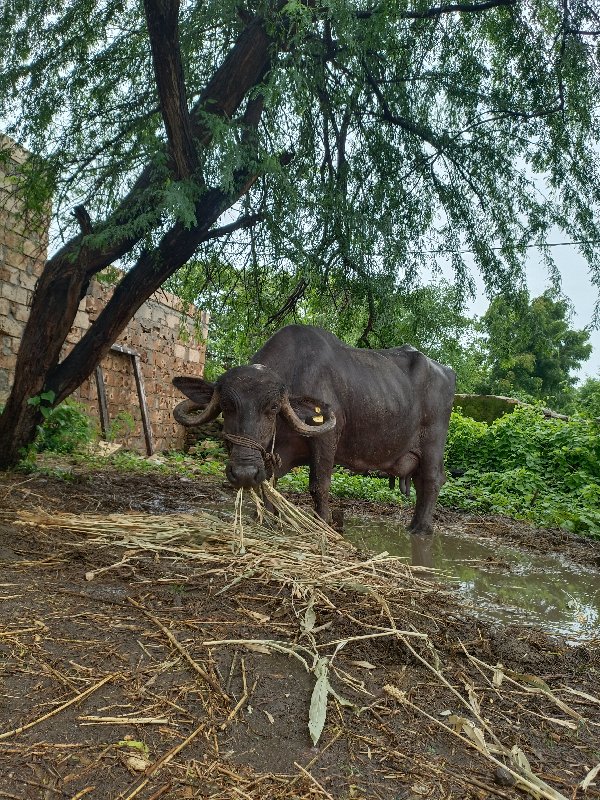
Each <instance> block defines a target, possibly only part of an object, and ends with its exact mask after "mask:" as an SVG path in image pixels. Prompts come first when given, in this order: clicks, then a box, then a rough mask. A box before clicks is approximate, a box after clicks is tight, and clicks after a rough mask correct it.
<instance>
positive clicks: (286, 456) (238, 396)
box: [173, 325, 455, 533]
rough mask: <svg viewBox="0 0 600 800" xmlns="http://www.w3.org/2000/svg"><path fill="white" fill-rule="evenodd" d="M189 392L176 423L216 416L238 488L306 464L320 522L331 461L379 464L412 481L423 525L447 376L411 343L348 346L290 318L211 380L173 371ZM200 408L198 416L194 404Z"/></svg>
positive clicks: (447, 400)
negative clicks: (244, 359)
mask: <svg viewBox="0 0 600 800" xmlns="http://www.w3.org/2000/svg"><path fill="white" fill-rule="evenodd" d="M173 383H174V385H175V386H176V387H177V388H178V389H179V390H180V391H181V392H182V393H183V394H185V395H186V396H187V397H188V398H189V400H185V401H183V402H182V403H180V404H179V405H178V406H177V407H176V408H175V410H174V412H173V413H174V416H175V419H176V420H177V421H178V422H180V423H181V424H182V425H199V424H202V423H204V422H208V421H209V420H212V419H214V418H215V417H217V416H218V415H219V414H220V413H221V412H222V414H223V430H224V435H225V439H226V441H227V443H228V447H229V451H230V452H229V460H228V464H227V468H226V473H227V477H228V479H229V480H230V481H231V483H232V484H233V485H234V486H236V487H240V486H243V487H246V488H248V487H256V486H258V485H259V484H260V482H261V481H263V480H264V479H265V478H267V477H268V476H270V475H271V474H272V473H273V474H274V475H275V477H280V476H281V475H285V474H286V473H287V472H289V471H290V470H291V469H292V467H296V466H300V465H303V464H308V465H309V468H310V480H309V490H310V493H311V495H312V498H313V501H314V504H315V509H316V511H317V513H318V514H319V516H321V517H322V518H323V519H325V520H328V519H329V518H330V514H329V487H330V484H331V473H332V471H333V467H334V465H336V464H338V465H341V466H344V467H347V468H348V469H350V470H353V471H355V472H366V471H369V470H378V471H380V472H384V473H386V474H388V475H390V476H397V477H398V478H400V483H401V485H402V484H404V486H407V485H410V480H411V479H412V481H413V482H414V485H415V488H416V494H417V502H416V506H415V511H414V515H413V518H412V522H411V524H410V530H411V531H412V532H413V533H431V532H432V530H433V527H432V517H433V510H434V507H435V503H436V500H437V496H438V493H439V490H440V488H441V486H442V484H443V483H444V480H445V478H444V469H443V453H444V446H445V443H446V435H447V432H448V420H449V418H450V411H451V409H452V400H453V397H454V383H455V374H454V372H453V371H452V370H451V369H450V368H449V367H444V366H442V365H441V364H438V363H437V362H436V361H433V360H432V359H430V358H427V356H425V355H423V354H422V353H420V352H419V351H418V350H415V349H414V348H413V347H410V345H404V346H403V347H394V348H392V349H390V350H361V349H358V348H354V347H350V346H348V345H346V344H344V343H343V342H341V341H340V340H339V339H337V338H336V337H335V336H333V335H332V334H331V333H328V332H327V331H325V330H323V329H322V328H315V327H312V326H309V325H289V326H287V327H286V328H282V329H281V330H280V331H278V332H277V333H275V334H274V335H273V336H272V337H271V338H270V339H269V340H268V341H267V342H266V344H265V345H264V346H263V347H262V348H261V349H260V350H259V351H258V352H257V353H256V355H255V356H254V357H253V358H252V362H251V363H250V364H249V365H248V366H243V367H234V368H233V369H230V370H228V371H227V372H225V373H224V374H223V375H221V377H220V378H219V379H218V380H217V381H216V383H214V384H212V383H209V382H208V381H205V380H203V379H202V378H185V377H181V378H174V380H173ZM199 409H203V411H202V412H201V413H200V414H194V413H193V412H194V410H195V411H198V410H199Z"/></svg>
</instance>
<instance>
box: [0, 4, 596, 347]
mask: <svg viewBox="0 0 600 800" xmlns="http://www.w3.org/2000/svg"><path fill="white" fill-rule="evenodd" d="M491 5H493V4H491ZM451 9H452V4H450V6H444V5H442V6H439V4H437V5H436V4H435V3H434V4H430V8H428V7H427V5H423V4H417V6H415V7H413V6H409V5H408V4H407V3H405V2H401V3H383V4H375V5H373V6H369V5H368V4H367V5H365V4H362V3H355V2H349V0H330V1H329V2H327V3H322V4H319V5H318V6H315V5H314V4H307V3H304V2H299V0H293V1H291V2H287V3H284V4H279V5H277V4H263V5H260V6H253V5H252V4H251V5H250V6H249V7H248V8H246V9H245V10H244V12H243V13H240V9H239V4H238V3H237V2H233V0H219V2H216V1H215V0H208V2H205V3H182V4H181V8H180V12H179V40H180V43H181V54H182V60H183V69H184V75H185V82H186V86H185V89H186V96H187V98H188V100H189V106H190V108H192V109H193V115H194V121H195V122H196V123H199V124H200V123H201V125H202V127H203V129H204V131H206V133H205V134H204V135H203V137H202V143H200V142H198V143H197V144H198V150H199V152H200V162H201V165H200V169H199V170H198V174H195V175H194V176H193V177H192V178H191V179H186V180H175V179H174V177H173V174H172V173H171V171H170V163H169V158H168V152H167V148H166V147H165V133H164V126H163V121H162V117H161V113H160V103H159V100H158V93H157V89H156V85H155V76H154V70H153V67H152V62H151V56H150V46H149V41H148V28H147V25H146V23H145V19H144V16H143V4H141V3H134V2H132V1H131V0H125V2H123V1H122V0H119V2H117V0H103V2H100V3H94V2H91V0H65V2H61V3H58V4H57V3H55V4H51V5H47V4H39V3H30V2H28V0H8V1H7V2H6V3H4V4H3V5H2V10H1V11H0V119H2V120H3V121H4V122H5V127H6V132H7V133H8V134H9V135H10V136H13V137H14V138H15V139H17V140H18V141H19V142H21V143H22V144H24V145H25V146H27V147H29V148H30V149H31V150H32V152H33V157H32V158H31V159H30V161H29V162H28V164H27V168H26V169H25V174H24V175H23V178H22V188H23V189H24V191H25V192H26V193H27V195H28V197H29V201H30V205H31V206H36V207H37V208H44V207H46V206H47V204H48V202H49V201H50V199H51V197H52V196H54V199H55V202H54V212H55V214H56V218H57V219H56V222H57V223H58V224H57V225H56V230H59V231H60V235H61V237H65V236H66V237H68V236H69V235H74V236H76V235H78V234H79V229H78V228H77V223H76V222H75V220H74V219H73V217H72V208H73V207H74V206H75V205H78V204H83V205H85V207H86V208H87V209H88V211H89V214H90V217H91V219H92V220H93V221H94V228H93V229H94V233H93V234H90V235H89V237H88V243H89V244H90V245H93V246H95V247H99V246H104V245H106V244H107V243H111V242H115V241H117V240H119V241H120V240H122V239H124V238H129V237H131V239H132V240H135V241H136V242H139V245H138V246H137V247H138V248H142V247H144V248H148V249H149V250H151V249H152V247H153V246H154V245H156V242H157V241H158V239H159V237H160V236H161V235H162V234H163V233H164V232H165V231H166V230H167V229H170V228H171V229H172V228H173V226H174V225H176V224H178V225H180V226H182V227H184V228H190V227H194V226H195V225H196V223H197V220H196V217H195V214H196V209H195V204H196V202H197V200H198V198H200V197H201V196H202V195H203V193H206V194H207V195H209V194H210V193H211V192H212V191H217V190H220V189H224V190H230V189H232V188H233V186H234V184H235V176H236V174H237V173H238V172H239V171H240V170H243V169H244V168H248V169H250V170H251V171H252V173H253V174H258V179H257V180H256V181H254V182H253V184H252V188H251V189H250V190H249V191H248V193H247V194H246V195H245V196H244V199H243V201H241V202H239V204H237V205H236V206H234V207H233V210H232V214H231V216H232V219H233V220H235V219H237V218H239V217H241V216H243V215H253V214H259V215H260V218H261V222H260V224H258V225H257V226H256V227H255V228H254V229H252V230H244V231H238V232H237V233H236V234H234V235H233V236H231V237H229V238H227V239H226V240H223V239H220V240H217V241H210V242H208V243H207V244H205V245H204V246H203V247H202V249H201V263H202V264H203V265H204V266H205V268H206V271H205V273H204V279H205V280H208V281H209V282H210V281H212V279H213V277H214V276H213V275H211V272H210V265H211V264H212V263H213V259H214V257H215V256H218V257H219V258H222V259H223V260H224V261H225V262H227V263H231V264H235V267H236V269H238V270H239V269H240V268H241V265H244V264H246V265H247V266H248V267H249V269H250V270H251V271H252V272H253V278H256V279H257V280H258V282H259V283H262V284H263V285H265V286H268V284H269V281H270V279H271V278H272V277H273V276H281V278H282V282H283V283H286V282H287V285H288V288H289V290H290V291H289V293H288V296H290V295H291V293H292V291H293V288H294V287H295V286H297V285H298V284H299V282H300V281H301V280H302V279H306V280H308V282H309V285H310V286H311V287H313V289H314V291H315V292H317V293H319V294H320V295H321V296H322V297H323V298H326V302H327V303H328V304H329V308H330V310H331V311H332V312H333V314H335V315H339V316H341V317H343V316H346V317H347V319H348V320H351V317H352V314H351V313H350V311H349V308H350V306H352V308H353V310H354V311H355V312H356V315H357V316H358V317H361V318H362V319H363V326H362V328H361V330H360V331H359V336H363V337H365V341H370V342H371V343H372V344H374V345H377V344H378V343H379V342H380V340H381V339H383V338H385V336H386V334H385V330H386V328H387V327H389V323H390V321H392V320H393V317H394V309H395V308H397V299H398V297H397V294H396V292H397V291H399V292H400V294H401V296H402V297H403V296H405V295H406V290H407V287H409V286H411V287H414V286H415V285H418V283H419V276H420V275H423V274H425V273H426V272H427V271H430V270H432V271H435V269H436V267H437V266H438V264H439V261H440V259H442V260H444V261H447V262H449V263H450V265H451V267H452V268H453V269H454V272H455V276H456V283H457V285H458V286H459V287H460V290H461V293H462V294H464V293H465V292H468V291H469V290H470V289H471V282H470V278H469V270H470V268H471V263H473V264H474V266H475V268H477V269H479V270H480V271H481V274H482V275H483V277H484V280H485V283H486V287H487V288H488V290H489V291H490V292H495V293H497V292H502V291H509V290H510V289H511V288H512V287H513V286H515V285H518V281H519V278H520V277H522V267H523V262H524V257H525V253H526V248H527V246H529V245H530V244H534V245H539V246H540V247H541V248H542V254H543V256H544V258H545V259H546V260H547V262H548V263H549V264H551V253H550V251H548V250H544V242H545V240H546V238H547V234H548V232H549V231H550V230H551V229H553V227H555V226H558V227H559V228H560V229H562V230H564V231H565V232H566V233H567V235H568V236H570V237H572V238H574V239H577V240H580V241H582V245H581V250H582V254H583V256H584V257H585V258H586V260H587V261H588V263H589V264H590V266H591V269H592V272H593V274H597V273H598V271H599V269H600V263H599V259H598V249H597V247H596V245H595V243H596V242H597V241H598V240H599V239H600V229H599V227H600V225H599V222H598V220H599V219H600V214H599V213H598V211H599V205H600V196H599V190H598V187H599V186H600V176H599V165H598V159H597V149H596V148H597V143H598V138H599V118H598V109H599V107H600V104H599V102H598V100H599V96H600V81H599V80H598V49H597V36H596V35H595V34H594V31H595V30H596V29H597V24H596V13H597V10H596V8H595V4H594V2H592V0H578V2H575V0H568V1H567V2H562V0H560V1H559V0H533V1H532V2H530V3H527V4H526V5H518V4H510V7H508V5H507V4H506V3H504V4H502V5H500V4H498V6H497V7H490V8H487V9H486V8H479V7H478V4H475V5H474V9H473V12H470V11H469V10H468V7H464V8H463V10H462V11H461V12H457V11H452V10H451ZM255 11H256V12H257V13H258V14H262V15H263V16H264V18H265V22H264V27H265V29H266V31H267V33H268V35H269V36H270V37H271V38H272V53H273V57H272V59H271V64H270V69H269V70H268V71H267V74H266V76H265V77H264V80H263V81H262V83H261V84H260V85H257V86H255V87H254V88H253V89H252V90H251V94H253V95H254V96H257V95H259V94H260V96H261V97H262V98H264V110H263V112H262V117H261V121H260V126H259V128H258V130H257V132H256V134H255V137H254V139H253V146H252V147H250V146H246V145H245V143H244V137H243V135H242V134H243V129H244V123H243V121H242V116H243V113H244V110H245V108H244V104H242V107H241V109H240V110H239V111H238V112H236V113H234V114H232V115H231V116H228V115H224V114H221V113H219V109H213V108H211V107H210V106H203V105H201V104H199V102H198V99H199V98H200V97H202V95H203V92H204V90H205V88H206V86H207V85H208V84H209V82H210V81H211V78H212V77H213V74H214V71H215V67H216V66H217V65H219V64H221V63H223V61H224V59H225V58H226V56H227V54H228V53H230V51H231V48H232V46H233V44H234V43H235V41H236V39H237V37H238V36H239V34H240V33H241V31H242V30H243V28H244V24H245V23H244V22H243V21H242V17H243V16H244V15H246V14H253V13H255ZM242 68H243V65H242ZM221 99H223V100H227V98H221ZM215 112H216V113H215ZM1 150H2V148H0V155H1ZM282 154H293V158H291V159H287V160H289V163H287V161H286V164H285V167H284V166H282V160H281V158H280V157H281V155H282ZM146 166H149V167H151V170H150V172H148V173H147V174H146V177H148V176H149V175H150V176H151V179H149V181H148V183H145V182H142V183H144V185H143V189H141V188H140V190H139V193H138V194H136V196H135V197H134V198H133V200H132V202H131V203H128V204H127V207H126V208H123V207H120V205H119V204H120V203H121V201H122V200H123V198H124V197H125V196H126V195H127V192H128V191H129V189H130V188H131V186H132V185H133V184H134V182H135V178H136V177H137V176H138V175H139V174H140V172H141V170H142V169H143V168H144V167H146ZM540 183H544V184H545V185H544V191H540V188H539V187H540ZM138 188H139V187H138ZM236 198H237V194H236V192H235V191H232V192H231V204H232V205H233V203H234V202H235V201H236ZM117 209H119V213H115V212H116V210H117ZM140 236H141V237H142V238H141V240H140V238H139V237H140ZM467 253H469V255H466V254H467ZM138 254H139V249H136V248H133V249H132V251H131V252H130V253H129V254H126V255H125V257H124V258H125V262H127V260H129V261H130V262H131V261H133V260H135V258H136V257H137V255H138ZM260 265H268V267H266V266H260ZM229 286H231V284H229ZM198 293H200V289H198ZM279 296H280V297H285V288H284V287H283V285H282V287H281V292H280V295H279ZM260 297H262V298H263V299H264V298H265V297H266V294H264V295H260ZM247 299H248V300H249V301H250V302H253V301H252V300H251V296H250V295H247ZM261 302H262V301H261ZM267 305H268V304H267V303H266V301H265V307H264V308H263V309H262V310H263V311H264V312H265V315H267V316H268V308H267ZM277 308H278V307H277V306H276V307H275V308H274V309H273V310H274V311H276V310H277ZM321 311H323V312H324V313H327V312H326V308H325V303H324V304H323V306H322V308H321ZM263 319H264V317H263ZM380 320H381V321H380ZM246 329H247V330H251V328H250V327H249V326H246ZM379 337H381V339H380V338H379ZM263 338H264V337H263ZM388 338H389V337H388ZM407 338H408V337H407ZM393 340H394V342H397V338H396V332H395V331H394V335H393ZM379 346H381V345H379ZM446 360H447V359H446Z"/></svg>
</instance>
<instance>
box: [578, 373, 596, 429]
mask: <svg viewBox="0 0 600 800" xmlns="http://www.w3.org/2000/svg"><path fill="white" fill-rule="evenodd" d="M573 407H574V409H575V411H576V412H577V413H578V414H581V416H582V417H589V418H591V419H596V420H598V419H600V378H587V380H586V381H585V382H584V383H583V384H582V385H581V386H578V387H577V391H576V394H575V397H574V399H573Z"/></svg>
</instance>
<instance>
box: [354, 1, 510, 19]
mask: <svg viewBox="0 0 600 800" xmlns="http://www.w3.org/2000/svg"><path fill="white" fill-rule="evenodd" d="M516 4H517V0H484V2H482V3H448V4H446V5H443V6H432V8H426V9H424V10H423V11H403V12H402V13H401V14H399V17H400V18H401V19H433V18H434V17H441V16H442V15H443V14H454V13H456V12H460V13H463V14H477V13H479V12H480V11H487V10H488V9H490V8H499V7H502V6H514V5H516ZM382 11H383V7H380V6H378V7H376V8H372V9H367V10H365V11H358V12H357V14H356V17H357V19H369V18H370V17H372V16H374V15H375V14H379V13H380V12H382Z"/></svg>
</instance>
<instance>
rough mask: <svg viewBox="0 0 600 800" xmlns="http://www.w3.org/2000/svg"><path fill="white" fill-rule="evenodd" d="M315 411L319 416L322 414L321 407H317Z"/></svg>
mask: <svg viewBox="0 0 600 800" xmlns="http://www.w3.org/2000/svg"><path fill="white" fill-rule="evenodd" d="M315 411H316V412H317V414H319V413H320V412H321V409H320V408H319V406H315Z"/></svg>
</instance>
